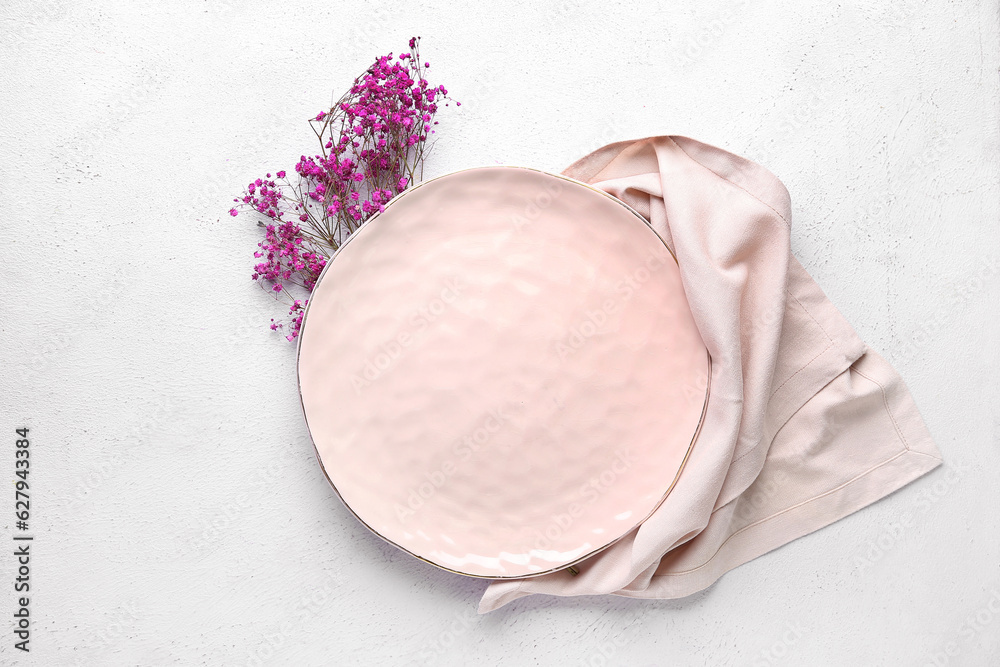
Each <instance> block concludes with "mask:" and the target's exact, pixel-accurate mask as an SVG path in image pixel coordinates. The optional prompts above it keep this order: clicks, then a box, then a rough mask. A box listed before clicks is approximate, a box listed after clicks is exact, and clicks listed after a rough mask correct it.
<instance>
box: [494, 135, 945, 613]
mask: <svg viewBox="0 0 1000 667" xmlns="http://www.w3.org/2000/svg"><path fill="white" fill-rule="evenodd" d="M563 173H564V174H565V175H566V176H569V177H571V178H575V179H577V180H580V181H583V182H586V183H589V184H591V185H593V186H594V187H597V188H599V189H601V190H604V191H605V192H608V193H609V194H611V195H613V196H615V197H617V198H619V199H621V200H622V201H624V202H626V203H627V204H629V205H631V206H632V207H633V208H635V209H636V210H637V211H638V212H639V213H641V214H642V215H643V216H644V217H646V219H647V220H648V221H649V222H650V224H651V226H652V227H653V229H654V230H655V231H656V232H657V233H658V234H659V235H660V236H661V237H662V238H663V240H664V241H665V242H666V244H667V245H668V246H669V247H670V249H671V250H672V251H673V252H674V254H675V256H676V257H677V261H678V265H679V267H680V273H681V279H682V283H683V285H684V290H685V294H686V296H687V298H688V302H689V304H690V306H691V311H692V313H693V315H694V319H695V322H696V324H697V325H698V329H699V331H700V332H701V335H702V338H703V339H704V341H705V345H706V346H707V348H708V350H709V353H710V354H711V356H712V377H711V381H710V392H709V400H708V406H707V410H706V415H705V421H704V424H703V426H702V430H701V433H700V434H699V436H698V439H697V442H696V443H695V446H694V447H693V449H692V451H691V454H690V457H689V460H688V462H687V465H686V466H685V469H684V471H683V473H682V474H681V476H680V478H679V479H678V481H677V484H676V485H675V487H674V489H673V490H672V492H671V493H670V494H669V495H668V496H667V498H666V499H665V500H664V502H663V503H662V504H661V505H660V506H659V508H657V510H656V511H655V512H654V513H653V514H652V515H651V516H650V517H649V518H648V519H646V520H645V521H644V522H643V523H642V524H641V525H640V526H638V527H637V528H636V529H634V530H633V531H632V532H630V533H629V534H628V535H626V536H625V537H624V538H622V539H621V540H619V541H618V542H616V543H615V544H613V545H612V546H611V547H609V548H608V549H605V550H604V551H602V552H600V553H598V554H595V555H594V556H592V557H590V558H588V559H587V560H585V561H583V562H582V563H580V564H578V565H577V569H578V570H579V574H577V575H576V576H573V575H571V574H570V573H569V572H568V571H565V570H564V571H560V572H555V573H552V574H548V575H543V576H538V577H529V578H524V579H515V580H497V581H493V582H491V584H490V585H489V586H488V587H487V589H486V592H485V593H484V595H483V598H482V600H481V602H480V605H479V612H480V613H486V612H489V611H492V610H494V609H497V608H498V607H501V606H503V605H505V604H507V603H508V602H511V601H513V600H516V599H518V598H521V597H524V596H526V595H532V594H535V593H544V594H548V595H560V596H573V595H596V594H614V595H620V596H625V597H642V598H676V597H683V596H686V595H690V594H692V593H696V592H698V591H700V590H702V589H704V588H706V587H708V586H710V585H711V584H712V583H714V582H715V581H716V580H718V578H719V577H721V576H722V575H723V574H725V573H726V572H728V571H729V570H731V569H733V568H735V567H737V566H739V565H741V564H743V563H745V562H747V561H749V560H752V559H754V558H756V557H758V556H760V555H762V554H764V553H766V552H768V551H770V550H772V549H775V548H777V547H779V546H781V545H783V544H786V543H788V542H790V541H792V540H794V539H796V538H798V537H801V536H803V535H806V534H808V533H810V532H813V531H815V530H818V529H819V528H822V527H823V526H826V525H829V524H830V523H832V522H834V521H836V520H837V519H840V518H843V517H844V516H846V515H848V514H851V513H852V512H855V511H857V510H859V509H861V508H863V507H865V506H866V505H869V504H871V503H873V502H875V501H876V500H879V499H880V498H883V497H885V496H886V495H888V494H890V493H892V492H893V491H895V490H896V489H898V488H900V487H902V486H904V485H906V484H908V483H909V482H911V481H913V480H914V479H916V478H918V477H920V476H921V475H923V474H925V473H927V472H928V471H930V470H932V469H933V468H935V467H937V466H938V465H940V464H941V456H940V454H939V452H938V449H937V447H936V446H935V444H934V442H933V440H932V439H931V437H930V434H929V433H928V432H927V429H926V426H925V425H924V423H923V421H922V419H921V417H920V415H919V413H918V411H917V408H916V406H915V405H914V403H913V400H912V397H911V396H910V393H909V391H908V390H907V388H906V386H905V384H904V383H903V381H902V379H901V378H900V376H899V375H898V373H896V371H894V370H893V369H892V367H891V366H890V365H889V364H888V363H887V362H886V361H885V360H884V359H882V358H881V357H880V356H879V355H878V354H877V353H876V352H874V351H873V350H871V349H870V348H869V347H868V346H867V345H865V343H864V342H863V341H862V340H861V339H860V338H859V337H858V335H857V333H856V332H855V331H854V329H853V328H852V327H851V326H850V324H849V323H848V322H847V321H846V320H845V319H844V317H843V316H842V315H841V314H840V312H839V311H837V309H836V308H835V307H834V306H833V304H832V303H831V302H830V300H829V299H828V298H827V296H826V295H825V294H824V293H823V291H822V290H821V289H820V287H819V286H818V285H817V284H816V282H815V281H814V280H813V279H812V277H811V276H809V274H808V273H807V272H806V270H805V269H804V268H803V267H802V265H801V264H800V263H799V262H798V261H797V260H796V259H795V257H794V256H793V255H792V253H791V249H790V233H791V202H790V198H789V195H788V191H787V190H786V188H785V187H784V185H783V184H782V183H781V182H780V181H779V180H778V179H777V178H776V177H775V176H774V175H773V174H771V173H770V172H769V171H767V170H766V169H764V168H763V167H761V166H760V165H757V164H755V163H753V162H751V161H749V160H746V159H745V158H742V157H739V156H737V155H734V154H732V153H729V152H727V151H724V150H722V149H719V148H716V147H714V146H709V145H707V144H704V143H701V142H698V141H695V140H693V139H689V138H687V137H680V136H659V137H647V138H644V139H637V140H632V141H622V142H617V143H613V144H609V145H607V146H604V147H603V148H600V149H598V150H596V151H594V152H593V153H590V154H589V155H586V156H585V157H583V158H581V159H580V160H578V161H577V162H575V163H574V164H572V165H571V166H569V167H568V168H567V169H566V170H564V171H563Z"/></svg>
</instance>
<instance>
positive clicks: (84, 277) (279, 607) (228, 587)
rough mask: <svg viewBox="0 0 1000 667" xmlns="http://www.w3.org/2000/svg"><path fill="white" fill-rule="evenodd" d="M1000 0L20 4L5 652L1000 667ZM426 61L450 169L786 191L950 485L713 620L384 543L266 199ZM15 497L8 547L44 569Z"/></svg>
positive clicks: (756, 589)
mask: <svg viewBox="0 0 1000 667" xmlns="http://www.w3.org/2000/svg"><path fill="white" fill-rule="evenodd" d="M997 15H998V10H997V5H996V3H994V2H985V1H982V2H977V1H974V0H956V1H954V2H949V3H932V2H918V1H915V0H903V1H901V2H894V3H885V2H877V1H875V0H851V1H849V2H843V3H827V2H816V1H808V2H800V1H796V2H793V1H791V0H781V1H777V0H776V1H772V2H759V3H750V2H732V1H731V0H730V1H720V2H714V1H713V2H699V3H693V2H692V3H671V5H670V6H669V7H667V6H660V3H620V4H619V3H614V4H611V3H606V2H598V1H597V0H565V1H557V2H554V3H533V2H523V1H504V2H490V3H485V4H482V5H480V6H476V7H474V8H470V6H466V5H459V4H458V3H455V4H454V5H449V4H448V3H442V2H437V1H434V0H428V1H427V2H422V3H398V2H393V3H374V2H373V3H367V4H361V3H356V4H345V3H339V2H338V3H334V4H329V5H328V4H325V3H294V5H293V6H286V5H285V4H276V3H264V2H240V1H239V0H206V1H204V2H186V3H178V2H166V3H159V4H155V5H154V4H152V3H129V4H126V3H118V2H113V1H110V0H97V1H95V2H92V3H71V2H68V0H39V1H36V2H26V1H23V0H14V1H10V2H5V3H4V6H3V8H2V9H0V17H2V23H0V31H2V38H0V63H2V65H0V72H2V86H0V90H2V96H0V151H2V159H0V193H2V194H0V220H2V224H3V237H4V241H3V276H4V282H5V289H4V290H3V291H2V295H0V313H2V319H0V350H2V358H0V368H2V371H0V401H2V404H0V409H2V410H0V434H2V436H0V442H2V443H3V444H2V446H0V470H3V471H4V475H5V476H6V477H7V478H8V479H9V480H10V481H11V487H10V488H11V489H13V482H14V481H15V480H16V478H15V477H14V474H13V473H14V460H15V458H14V457H15V454H14V452H15V440H16V436H15V434H14V429H15V428H17V427H19V426H22V425H27V426H28V427H29V428H30V439H31V452H32V458H31V466H32V467H31V471H32V472H31V477H30V481H31V486H30V494H31V500H32V505H31V530H30V532H31V533H32V534H34V536H35V541H34V542H33V543H32V545H33V546H32V549H33V551H32V560H31V601H30V610H31V614H32V616H31V618H32V624H31V629H32V634H31V643H30V647H31V651H30V653H28V654H24V653H23V652H21V651H18V650H16V649H15V648H14V643H15V641H16V640H15V637H14V635H13V625H14V620H15V619H14V617H13V614H14V613H15V608H16V607H15V605H16V600H15V592H14V589H13V586H14V579H15V576H16V568H17V564H16V562H15V558H14V556H13V555H12V553H13V547H12V546H11V547H8V546H4V547H3V548H2V549H0V553H3V554H5V555H4V556H0V588H2V589H3V590H4V594H3V596H2V598H0V600H2V601H0V608H2V613H3V616H4V618H5V619H7V620H6V621H5V622H4V623H2V624H0V663H2V664H18V665H20V664H25V665H47V666H48V665H74V664H79V665H159V664H183V665H193V664H226V665H258V664H273V665H279V664H289V665H354V664H358V665H395V664H411V663H412V664H443V665H501V664H502V665H605V664H607V665H779V664H784V665H926V664H931V665H946V664H947V665H976V666H979V665H994V664H1000V657H998V656H1000V565H998V563H1000V518H998V515H997V507H1000V485H998V484H997V481H996V480H997V473H998V463H1000V410H998V408H997V405H998V402H1000V389H998V382H997V372H998V370H1000V369H998V359H997V354H998V349H1000V346H998V344H997V343H998V334H1000V318H998V315H997V306H996V304H997V303H998V294H1000V289H998V283H1000V230H998V224H997V223H998V215H1000V160H998V156H1000V153H998V126H1000V113H998V99H1000V97H998V92H1000V91H998V82H1000V79H998V65H1000V60H998V58H1000V46H998V42H1000V31H998V16H997ZM412 34H419V35H421V36H422V37H423V42H422V52H423V55H424V56H425V58H426V59H427V60H429V61H430V62H431V69H430V73H431V74H432V78H433V80H434V82H440V83H444V84H445V85H446V86H447V87H448V88H449V90H450V92H451V93H452V95H453V97H455V98H456V99H458V100H461V101H462V102H463V106H462V107H461V108H460V109H454V107H450V108H449V109H447V110H445V111H444V112H442V113H441V114H440V116H439V120H440V121H441V125H440V126H439V128H440V130H441V132H440V141H439V142H438V144H437V146H436V147H435V149H434V151H433V153H432V156H431V158H430V161H429V163H428V165H427V172H426V175H428V176H432V175H435V174H439V173H444V172H447V171H451V170H454V169H458V168H461V167H467V166H474V165H482V164H494V163H515V164H523V165H526V166H534V167H539V168H543V169H549V170H554V171H558V170H561V169H562V168H563V167H565V166H566V165H568V164H569V163H570V162H572V161H573V160H574V159H576V158H577V157H579V156H580V155H582V154H584V153H585V152H587V151H589V150H591V149H593V148H596V147H598V146H600V145H602V144H604V143H608V142H610V141H614V140H619V139H625V138H634V137H639V136H647V135H651V134H683V135H687V136H691V137H694V138H697V139H700V140H702V141H706V142H708V143H712V144H715V145H718V146H721V147H724V148H727V149H729V150H731V151H734V152H736V153H740V154H743V155H746V156H747V157H750V158H751V159H754V160H757V161H758V162H761V163H762V164H764V165H765V166H767V167H769V168H770V169H771V170H772V171H774V172H775V173H776V174H777V175H778V176H779V177H780V178H781V179H782V180H783V181H784V183H785V184H786V185H787V187H788V189H789V191H790V192H791V195H792V201H793V208H794V216H795V217H794V220H793V232H792V235H793V249H794V251H795V253H796V255H797V256H798V257H799V258H800V259H801V260H802V262H803V263H804V264H805V266H806V268H807V269H808V270H809V271H810V272H811V273H812V275H813V276H814V277H815V278H816V279H817V281H818V282H819V283H820V285H821V286H822V287H823V288H824V290H826V292H827V294H828V295H829V296H830V298H831V299H832V301H833V302H834V303H835V304H836V305H837V306H838V307H839V308H840V309H841V310H842V312H844V314H845V315H846V316H847V318H848V320H850V321H851V322H852V323H853V324H854V325H855V327H856V328H857V330H858V331H859V333H860V334H861V335H862V337H863V338H864V339H865V340H866V341H868V342H869V343H870V344H871V345H872V346H873V347H874V348H875V349H876V350H878V351H880V352H881V353H882V354H883V355H885V356H886V357H887V358H889V359H890V361H892V362H893V363H894V365H895V366H896V368H897V369H898V370H899V371H900V372H901V374H902V375H903V377H904V378H905V379H906V380H907V382H908V384H909V386H910V388H911V390H912V392H913V395H914V397H915V399H916V401H917V404H918V406H919V408H920V410H921V412H922V414H923V415H924V417H925V419H926V421H927V424H928V426H929V428H930V430H931V432H932V433H933V434H934V435H935V437H936V439H937V442H938V444H939V445H940V447H941V450H942V452H943V454H944V457H945V462H946V463H945V466H943V467H942V468H941V469H939V470H937V471H935V472H933V473H931V474H930V475H928V476H927V477H925V478H923V479H921V480H919V481H918V482H916V483H914V484H912V485H910V486H908V487H907V488H905V489H903V490H901V491H900V492H898V493H896V494H894V495H892V496H891V497H889V498H887V499H885V500H884V501H882V502H879V503H877V504H875V505H873V506H871V507H869V508H867V509H865V510H863V511H861V512H859V513H857V514H855V515H852V516H851V517H849V518H847V519H845V520H843V521H840V522H838V523H837V524H835V525H833V526H831V527H829V528H826V529H823V530H821V531H819V532H817V533H815V534H812V535H810V536H807V537H805V538H802V539H800V540H798V541H796V542H794V543H792V544H790V545H788V546H786V547H783V548H781V549H779V550H777V551H775V552H773V553H771V554H768V555H766V556H764V557H762V558H760V559H758V560H756V561H754V562H752V563H750V564H747V565H745V566H743V567H741V568H739V569H737V570H735V571H733V572H731V573H729V574H728V575H727V576H725V577H724V578H723V579H722V580H721V581H719V582H718V583H717V584H716V585H715V586H713V587H712V588H710V589H708V590H707V591H704V592H703V593H700V594H697V595H695V596H692V597H691V598H687V599H684V600H676V601H641V600H626V599H619V598H610V597H595V598H577V599H552V598H542V597H533V598H529V599H526V600H521V601H518V602H516V603H514V604H512V605H510V606H508V607H506V608H504V609H502V610H499V611H497V612H494V613H491V614H487V615H484V616H477V615H476V612H475V609H476V604H477V602H478V599H479V596H480V594H481V592H482V590H483V588H484V587H485V582H483V581H479V580H473V579H466V578H463V577H460V576H455V575H450V574H447V573H445V572H442V571H438V570H435V569H433V568H432V567H430V566H428V565H425V564H423V563H421V562H418V561H416V560H415V559H413V558H411V557H409V556H406V555H405V554H403V553H401V552H398V551H397V550H395V549H393V548H392V547H390V546H387V545H386V544H383V543H382V542H380V541H379V540H378V539H377V538H375V537H374V536H372V535H371V534H369V533H368V532H367V531H366V530H365V528H364V527H363V526H362V525H361V524H360V523H359V522H358V521H356V520H355V519H354V518H353V517H352V516H351V515H350V514H349V512H348V511H347V510H346V509H345V508H344V507H343V506H342V505H341V504H340V503H339V501H338V500H337V499H336V497H335V495H334V494H333V492H332V491H331V489H330V488H328V486H327V483H326V481H325V479H324V478H323V475H322V474H321V472H320V470H319V467H318V466H317V464H316V461H315V459H314V457H313V453H312V451H311V448H310V447H309V444H308V441H307V440H306V439H305V438H306V436H305V431H304V426H303V421H302V417H301V414H300V409H299V403H298V397H297V394H296V387H295V369H294V365H293V359H294V346H292V345H290V344H288V343H287V342H286V341H284V339H283V338H281V337H280V336H276V335H274V334H273V333H272V332H270V331H269V330H268V329H267V327H266V324H267V322H268V320H269V318H270V317H274V316H277V314H278V313H279V310H278V308H277V307H276V306H275V304H273V302H270V301H269V300H268V297H267V295H266V294H264V293H263V292H262V291H261V290H260V289H258V288H257V287H256V286H255V285H254V284H252V283H251V281H250V280H249V274H250V271H251V269H250V267H251V263H252V261H253V258H252V252H253V250H254V248H255V245H256V243H257V241H258V239H259V235H258V230H257V229H256V228H255V227H253V226H251V225H249V224H248V220H247V218H243V217H241V218H236V219H233V218H230V217H229V216H228V215H226V210H227V209H228V208H229V207H230V204H231V198H232V197H233V196H236V195H237V194H239V192H240V190H241V188H242V186H243V184H245V183H247V182H249V181H250V180H252V179H253V178H256V177H257V176H259V175H262V174H263V173H264V172H266V171H274V170H275V169H279V168H286V169H290V168H291V167H292V166H293V165H294V162H295V160H296V159H297V158H298V156H299V155H300V154H302V153H308V152H311V151H312V150H313V142H314V139H313V137H312V134H311V133H310V131H309V129H308V127H307V125H306V124H305V119H306V118H308V117H310V116H312V115H314V114H315V113H316V112H318V111H319V110H321V109H323V108H325V107H326V106H328V105H329V103H330V101H331V97H332V96H333V95H334V94H339V93H340V92H341V91H342V90H343V89H344V88H346V86H347V85H348V84H349V82H350V81H351V79H352V78H353V77H354V76H355V75H356V74H357V73H359V72H360V71H362V70H363V69H364V68H365V67H367V65H368V64H369V62H370V61H371V60H372V59H374V57H375V56H377V55H379V54H382V53H385V52H388V51H394V52H399V50H400V49H402V48H405V45H406V41H407V39H408V38H409V37H410V36H411V35H412ZM13 495H14V492H13V490H9V491H7V492H5V493H4V496H3V497H4V500H3V501H2V503H3V505H2V507H0V512H2V514H3V517H4V518H3V520H2V521H0V526H2V527H3V531H2V534H0V540H2V541H3V542H4V543H6V544H8V545H13V544H14V543H13V542H12V541H11V535H12V534H13V533H15V532H17V531H16V530H15V526H14V521H15V519H14V509H15V508H14V497H13Z"/></svg>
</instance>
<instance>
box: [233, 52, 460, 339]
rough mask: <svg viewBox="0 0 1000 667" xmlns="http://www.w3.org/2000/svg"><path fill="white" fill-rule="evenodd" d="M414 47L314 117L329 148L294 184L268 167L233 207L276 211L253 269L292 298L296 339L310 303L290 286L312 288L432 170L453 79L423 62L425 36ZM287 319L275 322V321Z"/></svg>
mask: <svg viewBox="0 0 1000 667" xmlns="http://www.w3.org/2000/svg"><path fill="white" fill-rule="evenodd" d="M409 46H410V50H409V52H406V53H402V54H400V55H399V56H398V58H395V59H394V58H393V54H392V53H390V54H388V55H386V56H382V57H380V58H378V59H377V60H376V61H375V62H374V64H372V66H371V67H369V68H368V70H367V71H366V72H365V73H364V74H362V75H361V76H359V77H357V78H356V79H355V80H354V84H353V85H352V86H351V88H350V89H349V90H348V91H347V92H346V93H345V94H344V95H343V96H342V97H341V98H340V100H338V101H337V103H336V104H334V105H333V106H332V107H331V108H330V109H329V110H328V111H321V112H320V113H318V114H317V115H316V116H315V118H311V119H310V120H309V125H310V127H311V128H312V130H313V133H314V134H315V135H316V137H317V139H318V140H319V142H320V152H319V153H318V154H316V155H313V156H312V157H306V156H305V155H303V156H301V157H300V159H299V162H298V163H297V164H296V165H295V172H296V175H297V178H296V179H295V180H294V182H293V181H292V180H289V179H288V178H287V176H286V173H285V172H284V171H279V172H277V173H276V174H275V178H274V179H272V178H271V174H267V175H266V177H265V178H263V179H257V180H256V181H254V182H253V183H251V184H250V185H248V186H247V189H246V191H245V192H244V194H243V197H241V198H237V199H234V201H235V202H236V203H237V205H236V206H235V207H234V208H232V209H230V211H229V213H230V215H233V216H236V215H238V214H239V210H240V209H241V208H250V209H252V210H253V211H255V212H257V213H259V214H261V215H263V216H264V217H265V218H267V219H268V220H267V221H266V222H259V223H258V224H260V225H261V226H263V227H264V228H265V238H264V240H263V241H261V242H260V243H259V244H258V246H259V250H257V251H256V252H255V253H254V256H255V257H256V258H258V259H262V260H263V261H261V262H259V263H258V264H257V265H256V266H255V267H254V273H253V276H252V277H253V279H254V280H257V281H262V282H261V286H262V287H265V288H266V285H267V284H269V285H271V287H270V288H269V291H271V292H272V293H273V294H274V295H275V296H276V297H277V298H281V297H285V298H287V299H289V300H290V303H291V305H290V308H289V315H290V316H292V321H291V323H290V325H289V329H288V331H289V333H288V335H287V336H286V338H288V340H294V339H295V338H296V337H297V336H298V333H299V330H300V328H301V326H302V315H303V312H304V309H305V305H306V303H308V299H295V298H294V297H292V296H290V295H288V287H289V286H296V287H297V288H299V289H301V290H304V291H305V292H307V293H308V292H311V291H312V289H313V287H314V286H315V284H316V280H317V279H318V278H319V274H320V272H321V271H322V270H323V267H324V266H325V265H326V261H327V259H328V258H329V257H330V256H331V255H332V254H333V253H334V252H335V251H336V250H337V249H338V248H339V247H340V246H341V244H343V242H344V241H345V240H346V239H347V238H348V237H349V236H350V235H351V234H352V233H354V231H356V230H357V229H358V227H360V226H361V224H362V223H364V222H365V221H366V220H367V219H368V218H369V217H371V215H373V214H374V213H376V212H379V211H383V210H384V209H385V204H386V203H387V202H388V201H389V200H390V199H392V198H393V197H394V196H396V195H397V194H399V193H400V192H402V191H403V190H405V189H406V188H407V187H408V186H409V185H411V184H413V183H415V182H417V181H419V180H420V179H421V178H422V176H423V166H424V160H425V158H426V157H427V154H428V152H429V150H430V146H429V144H428V138H429V137H430V135H432V134H434V130H433V129H432V128H433V126H434V125H437V124H438V122H437V121H436V120H434V116H435V114H436V113H437V111H438V105H439V102H441V101H442V100H450V98H449V97H448V91H447V90H446V89H445V87H444V86H440V85H439V86H433V87H432V86H431V85H430V84H429V83H428V81H427V79H426V78H425V70H426V69H427V68H428V67H430V63H427V62H421V60H420V54H419V49H418V46H419V38H418V37H414V38H412V39H410V44H409ZM455 105H456V106H461V102H455ZM445 106H448V103H447V102H446V103H445ZM283 326H284V325H283V324H282V323H280V322H275V321H274V320H271V328H272V329H279V328H282V327H283Z"/></svg>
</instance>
